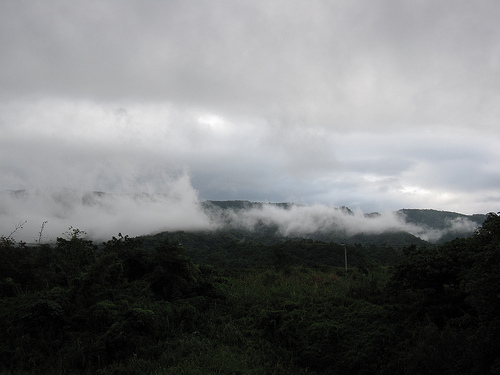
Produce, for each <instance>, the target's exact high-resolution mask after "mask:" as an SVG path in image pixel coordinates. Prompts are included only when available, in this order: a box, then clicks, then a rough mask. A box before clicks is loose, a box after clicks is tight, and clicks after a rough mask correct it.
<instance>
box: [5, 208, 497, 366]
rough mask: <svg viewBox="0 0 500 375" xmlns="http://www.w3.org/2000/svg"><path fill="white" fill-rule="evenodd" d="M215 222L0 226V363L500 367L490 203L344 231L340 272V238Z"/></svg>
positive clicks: (493, 224) (494, 230)
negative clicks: (413, 223)
mask: <svg viewBox="0 0 500 375" xmlns="http://www.w3.org/2000/svg"><path fill="white" fill-rule="evenodd" d="M193 235H194V234H193ZM204 235H206V234H201V233H198V234H196V236H204ZM219 235H220V236H219V237H221V236H222V234H219ZM224 235H226V236H228V237H227V238H226V239H225V240H223V241H221V242H220V248H219V250H217V246H216V244H210V243H208V242H207V245H206V248H202V249H199V251H198V252H196V251H194V248H195V246H194V243H198V244H199V243H203V241H202V240H203V237H201V239H200V238H198V239H197V240H196V241H197V242H196V241H194V240H193V239H192V237H190V236H189V235H187V234H185V233H184V234H183V233H176V234H169V235H165V234H164V235H159V236H157V237H145V238H129V237H127V236H122V235H118V236H117V237H113V238H112V239H111V240H109V241H107V242H105V243H103V244H97V245H96V244H94V243H93V242H92V241H90V240H88V239H86V238H85V233H84V232H81V231H79V230H77V229H71V230H70V231H69V232H68V233H66V235H65V236H64V238H58V239H57V242H56V243H55V244H54V245H53V246H49V245H43V244H38V245H37V246H35V247H27V246H26V245H25V244H23V243H16V242H14V241H13V240H12V238H11V237H10V236H7V237H6V236H4V237H0V259H1V260H2V261H1V262H0V300H1V303H0V319H1V320H0V321H1V323H2V324H1V326H0V373H1V374H43V373H47V374H49V373H50V374H96V373H97V374H212V373H213V374H460V373H467V374H498V373H500V355H499V353H498V348H499V347H500V294H499V292H500V216H498V215H497V214H493V213H492V214H489V215H488V216H487V218H486V220H485V221H484V223H483V225H482V227H480V228H479V229H478V230H477V231H476V233H475V234H474V235H473V236H472V237H470V238H466V239H456V240H453V241H450V242H447V243H445V244H443V245H440V246H437V247H418V246H415V245H411V246H408V247H406V248H405V249H404V250H402V251H400V252H398V251H396V250H395V249H392V248H390V247H388V246H386V247H385V252H384V251H383V249H384V248H383V247H380V248H378V247H369V246H362V245H360V244H358V245H354V244H352V245H349V246H347V251H348V254H349V259H350V260H352V262H350V265H351V267H350V268H349V270H348V272H347V274H346V273H345V270H344V268H343V266H344V263H343V261H344V247H343V246H341V245H339V244H334V243H327V242H321V241H312V240H304V239H295V240H291V241H288V242H283V241H272V240H271V239H269V242H265V241H263V242H261V243H257V242H250V243H248V242H245V241H243V242H241V238H240V237H238V236H236V237H231V233H225V234H224ZM175 236H177V237H175ZM189 238H191V240H189ZM221 238H222V237H221ZM204 239H205V240H206V241H208V240H210V239H212V240H213V237H206V238H204ZM190 241H191V242H190ZM179 243H182V245H180V244H179ZM238 246H239V247H238ZM231 248H236V249H237V251H233V252H231V251H229V250H230V249H231ZM377 249H378V250H380V251H377ZM253 252H258V254H259V257H258V258H255V259H254V258H251V259H252V261H251V262H244V261H239V262H238V258H240V259H244V258H245V254H246V255H249V254H253ZM382 253H384V255H383V256H382V255H381V254H382ZM395 257H396V258H397V257H399V258H398V259H399V262H397V263H396V264H393V265H388V264H391V263H394V261H395V259H396V258H395ZM256 259H260V261H259V262H257V260H256Z"/></svg>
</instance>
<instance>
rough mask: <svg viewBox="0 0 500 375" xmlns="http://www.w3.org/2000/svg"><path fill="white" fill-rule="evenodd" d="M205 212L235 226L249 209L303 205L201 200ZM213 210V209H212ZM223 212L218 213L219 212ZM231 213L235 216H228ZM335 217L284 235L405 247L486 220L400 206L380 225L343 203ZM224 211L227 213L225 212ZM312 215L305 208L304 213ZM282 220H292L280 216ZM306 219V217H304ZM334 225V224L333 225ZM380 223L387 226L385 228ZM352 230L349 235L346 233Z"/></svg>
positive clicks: (468, 231)
mask: <svg viewBox="0 0 500 375" xmlns="http://www.w3.org/2000/svg"><path fill="white" fill-rule="evenodd" d="M202 207H203V209H204V210H205V212H206V213H207V214H208V215H209V216H210V215H213V213H214V212H217V213H218V215H219V216H218V219H221V218H222V220H223V221H225V223H226V225H228V226H232V227H238V224H235V222H234V221H235V217H239V216H242V215H243V214H244V213H245V211H249V210H254V211H255V210H263V209H265V208H266V207H267V208H269V207H271V208H278V209H283V210H285V211H289V210H291V209H292V208H294V207H295V208H297V207H305V206H302V205H298V204H295V203H289V202H287V203H263V202H250V201H245V200H236V201H205V202H203V203H202ZM214 210H215V211H214ZM221 212H222V213H223V214H220V213H221ZM229 212H232V213H234V214H235V215H236V216H235V215H228V214H227V213H229ZM331 212H333V213H334V214H335V217H328V216H325V213H324V212H323V213H322V215H323V216H321V217H320V216H318V217H317V218H315V220H316V224H317V227H318V228H320V229H318V230H314V229H311V230H310V231H309V232H307V231H303V230H302V231H300V232H293V231H291V232H289V233H287V234H286V235H285V236H286V237H290V238H294V237H301V238H309V239H314V240H321V241H329V242H346V243H361V244H363V245H370V244H377V245H382V244H385V245H390V246H397V247H401V246H408V245H411V244H415V245H419V246H420V245H424V244H426V243H429V242H430V243H443V242H446V241H449V240H451V239H454V238H457V237H459V238H463V237H469V236H471V235H472V234H473V233H474V230H475V229H476V228H477V227H479V226H480V225H481V224H482V223H483V221H484V220H485V219H486V215H484V214H476V215H464V214H460V213H456V212H449V211H438V210H432V209H401V210H399V211H396V212H393V213H392V214H393V215H394V216H395V217H396V218H397V220H398V222H399V224H398V225H396V226H395V225H394V223H392V224H391V223H386V224H383V223H384V222H385V221H384V218H383V217H382V215H381V214H380V213H378V212H371V213H367V214H362V215H361V216H362V218H364V219H366V220H364V221H363V220H361V221H360V220H358V221H353V220H351V217H354V216H356V215H358V216H359V213H355V212H353V211H352V210H351V209H349V208H348V207H345V206H341V207H335V208H334V210H333V211H331ZM224 213H226V214H224ZM307 215H309V216H311V215H314V212H313V213H311V212H310V211H307V212H306V213H305V216H307ZM255 217H256V215H255V214H253V215H252V218H254V220H257V219H255ZM273 220H279V218H278V219H275V218H266V217H260V218H259V219H258V221H257V223H258V225H256V226H255V227H254V228H253V229H254V234H255V235H258V234H259V232H262V231H264V232H266V234H269V233H270V232H272V231H277V230H278V226H279V224H278V223H276V221H273ZM283 220H291V219H290V218H288V219H283ZM304 220H306V219H304ZM322 220H323V221H325V222H329V227H326V225H323V226H322V223H321V221H322ZM296 221H297V223H296V227H298V226H300V225H299V224H300V220H299V219H296ZM378 222H380V223H381V224H380V226H381V227H380V228H379V229H378V230H374V223H378ZM336 224H337V225H336ZM349 225H351V226H354V225H358V226H361V227H362V226H363V225H364V226H366V227H367V229H366V230H363V229H362V228H355V229H356V230H355V231H354V232H355V233H351V232H353V230H351V229H352V228H346V226H349ZM383 225H386V227H385V228H384V227H383ZM349 233H351V234H349Z"/></svg>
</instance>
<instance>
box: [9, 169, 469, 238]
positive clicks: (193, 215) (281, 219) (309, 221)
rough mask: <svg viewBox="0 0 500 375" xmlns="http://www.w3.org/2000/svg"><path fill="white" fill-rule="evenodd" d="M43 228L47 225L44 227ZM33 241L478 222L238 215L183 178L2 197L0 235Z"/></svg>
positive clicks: (280, 208)
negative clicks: (155, 188) (151, 188)
mask: <svg viewBox="0 0 500 375" xmlns="http://www.w3.org/2000/svg"><path fill="white" fill-rule="evenodd" d="M44 223H45V224H44ZM21 224H22V228H19V229H18V230H17V231H16V232H15V233H14V234H13V235H12V238H13V239H15V240H17V241H24V242H27V243H33V242H36V241H38V239H39V237H40V230H41V228H42V224H43V232H42V233H41V238H40V239H41V240H42V241H43V242H51V241H54V240H55V239H56V238H57V237H61V236H64V233H66V232H67V231H68V229H69V228H70V227H73V228H78V229H80V230H82V231H85V232H86V233H87V234H88V237H89V238H91V239H94V240H107V239H110V238H111V237H112V236H116V235H117V234H118V233H122V234H123V235H129V236H139V235H145V234H153V233H158V232H162V231H177V230H184V231H200V230H215V229H220V228H223V227H225V226H229V227H233V228H234V227H236V228H244V229H247V230H254V229H255V228H256V227H257V226H259V225H267V226H275V227H276V230H277V233H279V234H280V235H283V236H310V235H313V234H318V233H319V234H322V233H323V234H328V233H335V234H337V235H338V236H339V237H341V238H342V237H344V238H349V237H351V236H354V235H357V234H361V233H364V234H381V233H385V232H408V233H411V234H413V235H415V236H417V237H420V238H422V239H424V240H427V241H431V242H433V241H437V240H439V239H440V238H441V237H442V236H443V235H445V234H448V233H464V232H472V231H473V230H474V229H475V228H476V227H477V224H476V223H474V222H472V221H471V220H468V219H467V218H463V217H461V218H457V219H454V220H449V221H447V222H446V225H445V227H444V228H430V227H427V226H423V225H416V224H412V223H408V222H407V221H406V220H405V217H404V215H403V214H401V213H400V212H390V211H387V212H382V213H376V214H366V213H363V212H361V211H360V210H356V211H351V210H349V209H347V208H345V207H341V208H339V207H334V206H326V205H319V204H316V205H298V204H286V205H276V204H266V203H262V204H258V205H255V204H250V205H249V206H248V207H246V208H243V209H232V208H230V209H224V210H223V209H221V208H218V207H217V206H215V205H210V204H206V205H203V204H202V203H201V202H200V200H199V198H198V194H197V191H196V190H195V189H194V188H193V187H192V186H191V182H190V178H189V176H188V175H187V174H186V173H185V174H183V175H181V176H180V177H178V178H177V179H173V180H171V181H170V182H169V183H168V186H166V188H165V192H164V193H162V194H150V193H137V194H109V193H104V192H89V191H79V190H75V189H48V188H46V189H36V190H19V191H4V192H2V193H0V228H1V230H2V232H1V233H0V235H3V236H8V235H9V234H10V233H11V232H12V231H14V230H15V229H16V227H18V226H21Z"/></svg>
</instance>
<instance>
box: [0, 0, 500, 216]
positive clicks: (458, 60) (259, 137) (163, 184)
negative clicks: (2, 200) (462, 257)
mask: <svg viewBox="0 0 500 375" xmlns="http://www.w3.org/2000/svg"><path fill="white" fill-rule="evenodd" d="M499 19H500V2H499V1H496V0H489V1H482V0H478V1H470V0H466V1H465V0H464V1H462V0H444V1H436V0H428V1H427V0H414V1H409V0H408V1H404V0H394V1H376V0H370V1H368V0H367V1H352V0H345V1H326V0H322V1H315V0H307V1H306V0H304V1H293V0H292V1H291V0H263V1H260V0H248V1H246V0H227V1H225V0H221V1H218V0H208V1H201V0H196V1H189V0H182V1H173V0H169V1H160V0H157V1H156V0H110V1H101V0H99V1H94V0H85V1H69V0H44V1H37V0H27V1H23V0H16V1H10V0H0V51H1V52H0V190H9V189H10V190H12V189H47V188H51V189H60V188H71V189H80V190H98V191H106V192H112V193H132V192H148V193H166V192H168V193H169V194H171V192H170V190H169V189H172V186H176V187H178V186H181V187H182V186H184V187H185V189H186V194H188V195H189V197H190V198H189V199H192V197H193V194H194V196H195V198H194V199H197V200H200V201H202V200H206V199H215V200H233V199H245V200H252V201H271V202H284V201H293V202H298V203H303V204H310V205H312V204H323V205H328V206H330V205H334V206H342V205H346V206H349V207H351V208H352V209H359V210H362V211H363V212H371V211H384V210H397V209H400V208H434V209H439V210H449V211H456V212H461V213H467V214H471V213H487V212H490V211H499V210H500V124H499V122H500V70H499V67H500V22H498V20H499ZM175 181H180V182H181V183H175ZM175 194H178V195H182V194H183V192H182V191H179V190H178V189H177V190H176V192H175Z"/></svg>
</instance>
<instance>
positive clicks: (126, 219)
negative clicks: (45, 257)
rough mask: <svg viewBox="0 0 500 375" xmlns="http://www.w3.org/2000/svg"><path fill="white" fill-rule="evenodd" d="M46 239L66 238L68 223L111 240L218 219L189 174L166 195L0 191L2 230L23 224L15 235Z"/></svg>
mask: <svg viewBox="0 0 500 375" xmlns="http://www.w3.org/2000/svg"><path fill="white" fill-rule="evenodd" d="M44 222H47V223H46V224H45V225H44V228H43V233H42V238H41V240H42V241H43V242H50V241H54V240H55V239H56V238H57V237H62V236H63V234H64V233H65V232H67V231H68V228H69V227H73V228H78V229H80V230H82V231H85V232H86V233H87V235H88V237H89V238H91V239H94V240H107V239H110V238H111V237H112V236H116V235H117V234H118V233H122V234H123V235H129V236H139V235H146V234H152V233H158V232H161V231H176V230H209V229H213V228H214V226H213V222H212V221H211V220H210V219H209V218H208V216H207V215H206V214H204V212H203V211H202V208H201V205H200V202H199V201H198V197H197V193H196V191H195V190H194V189H193V188H192V187H191V184H190V181H189V177H188V176H185V175H184V176H181V177H179V178H178V179H176V180H174V181H172V182H171V183H170V184H169V186H168V187H167V188H166V191H165V192H164V193H161V194H150V193H136V194H107V193H103V192H88V191H79V190H75V189H49V188H45V189H36V190H32V191H30V190H20V191H5V192H2V193H1V194H0V228H1V230H2V232H1V233H0V235H4V236H7V235H8V234H9V233H10V232H12V230H14V229H15V228H16V226H19V225H20V224H22V223H24V224H23V225H22V227H23V228H22V229H19V230H18V231H16V233H15V234H14V235H13V238H14V239H15V240H17V241H24V242H27V243H32V242H36V241H38V238H39V232H40V229H41V225H42V223H44Z"/></svg>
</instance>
